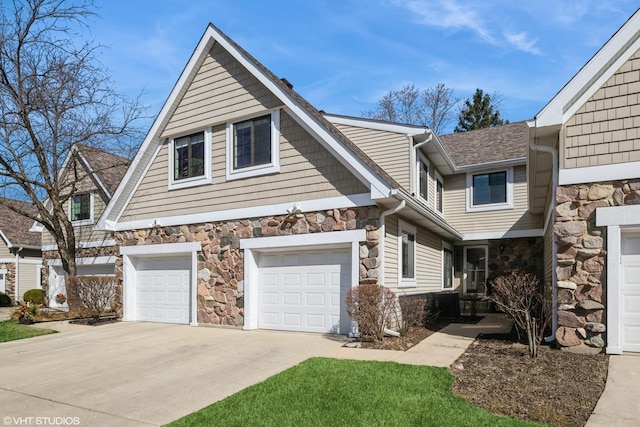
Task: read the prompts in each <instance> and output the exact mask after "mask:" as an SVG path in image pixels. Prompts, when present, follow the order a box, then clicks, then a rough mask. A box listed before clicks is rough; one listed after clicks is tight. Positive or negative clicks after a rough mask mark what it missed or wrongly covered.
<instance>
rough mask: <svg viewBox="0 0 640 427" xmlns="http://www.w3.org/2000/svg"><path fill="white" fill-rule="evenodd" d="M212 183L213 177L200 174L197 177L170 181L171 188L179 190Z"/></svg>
mask: <svg viewBox="0 0 640 427" xmlns="http://www.w3.org/2000/svg"><path fill="white" fill-rule="evenodd" d="M206 184H211V178H210V177H208V176H200V177H197V178H185V179H181V180H178V181H173V180H170V181H169V190H179V189H181V188H190V187H198V186H200V185H206Z"/></svg>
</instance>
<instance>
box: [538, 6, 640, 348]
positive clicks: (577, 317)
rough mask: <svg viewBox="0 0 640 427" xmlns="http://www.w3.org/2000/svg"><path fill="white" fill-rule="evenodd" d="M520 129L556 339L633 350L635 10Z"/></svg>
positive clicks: (639, 231)
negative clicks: (526, 141) (525, 133)
mask: <svg viewBox="0 0 640 427" xmlns="http://www.w3.org/2000/svg"><path fill="white" fill-rule="evenodd" d="M529 125H530V139H531V147H530V150H529V187H530V192H529V198H530V202H529V203H530V209H531V211H532V212H534V213H536V214H542V215H544V217H545V230H546V231H545V248H546V255H547V256H545V259H547V258H548V255H551V263H550V265H549V263H548V262H547V265H548V267H547V269H548V274H549V273H550V274H553V275H555V280H554V283H555V284H556V286H555V289H554V303H555V304H554V326H555V328H557V329H556V333H555V336H556V338H557V341H558V342H559V343H560V344H561V345H562V346H565V347H580V348H589V347H591V348H595V349H596V350H599V349H600V348H602V347H604V346H606V351H607V353H612V354H617V353H621V352H623V351H635V352H637V351H640V10H639V11H637V12H636V13H635V14H634V15H633V16H632V17H631V18H630V19H629V20H628V21H627V22H626V23H625V25H624V26H622V28H620V30H618V32H616V34H614V35H613V36H612V37H611V39H609V41H608V42H607V43H606V44H605V45H604V46H603V47H602V48H601V49H600V50H599V51H598V52H597V53H596V54H595V55H594V56H593V57H592V58H591V59H590V60H589V62H587V64H585V66H584V67H582V69H580V71H579V72H578V73H577V74H576V75H575V76H574V77H573V78H572V79H571V80H570V81H569V83H567V85H566V86H564V87H563V88H562V90H561V91H560V92H558V94H557V95H556V96H555V97H554V98H553V99H552V100H551V101H550V102H549V103H548V104H547V105H546V106H545V107H544V108H543V109H542V110H541V111H540V112H539V113H538V114H537V115H536V117H535V118H534V119H533V120H532V121H531V122H530V124H529ZM585 344H586V345H587V346H589V347H586V346H585Z"/></svg>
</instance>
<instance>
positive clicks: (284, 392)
mask: <svg viewBox="0 0 640 427" xmlns="http://www.w3.org/2000/svg"><path fill="white" fill-rule="evenodd" d="M453 380H454V378H453V376H452V375H451V374H449V372H447V370H446V369H443V368H434V367H429V366H410V365H401V364H398V363H393V362H361V361H353V360H335V359H324V358H314V359H309V360H307V361H305V362H303V363H301V364H300V365H298V366H295V367H293V368H291V369H288V370H286V371H284V372H282V373H280V374H278V375H275V376H273V377H271V378H269V379H267V380H266V381H264V382H263V383H260V384H256V385H254V386H252V387H249V388H247V389H244V390H242V391H240V392H239V393H236V394H234V395H233V396H230V397H228V398H226V399H224V400H222V401H220V402H217V403H214V404H213V405H210V406H208V407H206V408H204V409H202V410H200V411H198V412H195V413H193V414H190V415H188V416H186V417H184V418H181V419H179V420H177V421H175V422H173V423H171V424H170V426H202V425H223V426H296V427H297V426H323V427H324V426H367V427H368V426H474V427H475V426H535V425H539V424H535V423H531V422H524V421H520V420H514V419H510V418H502V417H498V416H495V415H492V414H490V413H489V412H487V411H485V410H484V409H480V408H478V407H477V406H473V405H470V404H468V403H467V402H466V401H465V400H464V399H461V398H459V397H455V396H454V395H453V394H452V393H451V387H452V385H453ZM212 381H215V379H214V378H212ZM496 392H497V393H499V391H496Z"/></svg>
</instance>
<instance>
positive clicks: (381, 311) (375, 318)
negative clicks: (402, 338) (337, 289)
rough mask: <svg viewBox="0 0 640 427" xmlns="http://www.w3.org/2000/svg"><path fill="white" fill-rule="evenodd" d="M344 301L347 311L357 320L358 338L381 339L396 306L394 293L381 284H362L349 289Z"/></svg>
mask: <svg viewBox="0 0 640 427" xmlns="http://www.w3.org/2000/svg"><path fill="white" fill-rule="evenodd" d="M346 303H347V313H349V316H351V318H352V319H353V320H355V321H356V322H358V331H359V332H360V338H361V339H364V340H366V339H369V340H373V341H382V338H383V337H384V328H385V325H386V323H387V321H388V320H389V317H390V316H391V315H392V314H393V312H394V310H395V307H396V295H395V294H394V293H393V292H392V291H390V290H389V289H387V288H385V287H383V286H380V285H373V284H364V285H359V286H356V287H355V288H351V289H349V291H348V292H347V300H346Z"/></svg>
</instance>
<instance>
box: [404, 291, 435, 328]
mask: <svg viewBox="0 0 640 427" xmlns="http://www.w3.org/2000/svg"><path fill="white" fill-rule="evenodd" d="M398 305H399V306H400V312H399V316H398V317H399V318H398V319H397V325H398V329H399V331H398V332H400V333H401V334H406V333H407V332H408V331H409V328H412V327H417V326H425V324H426V322H427V314H428V310H427V299H426V298H415V297H410V296H406V295H403V296H401V297H399V298H398Z"/></svg>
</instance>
